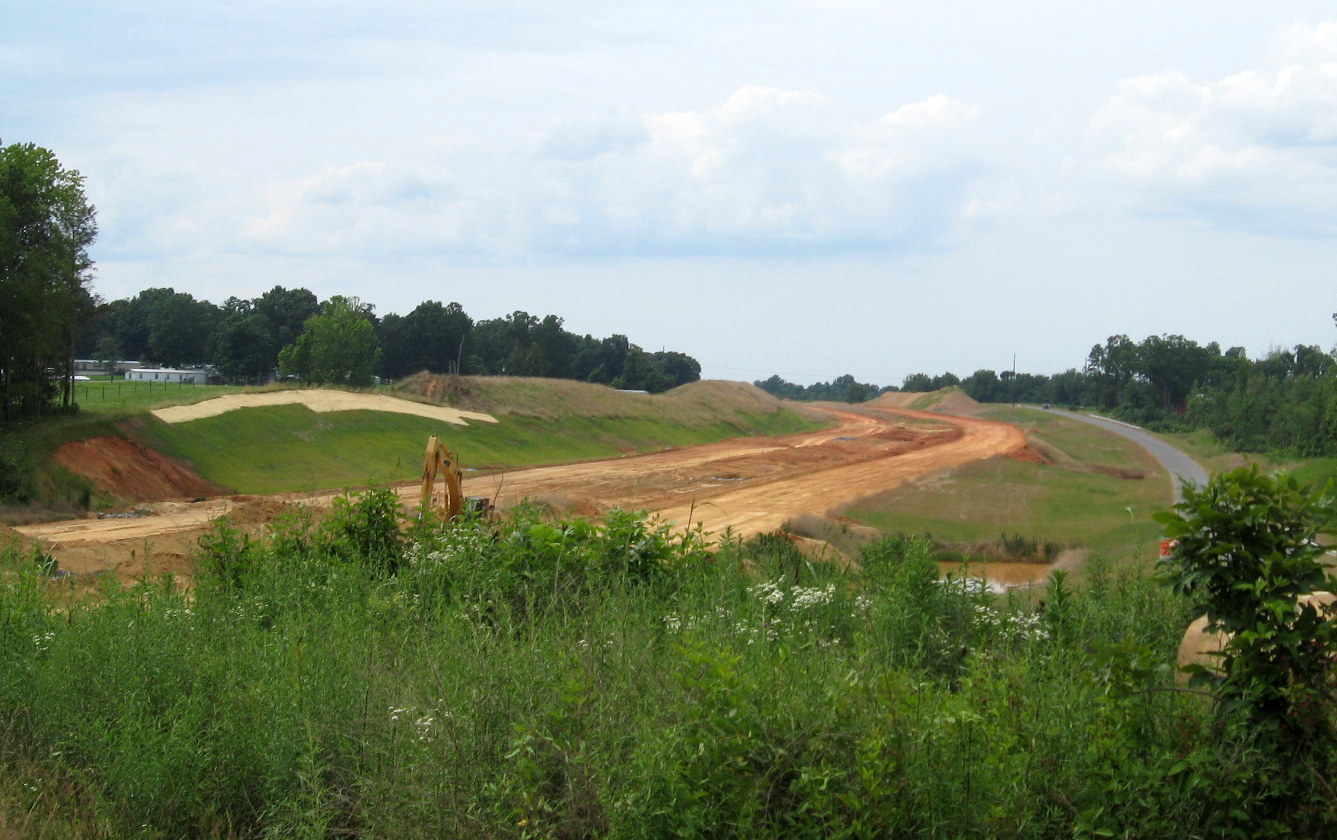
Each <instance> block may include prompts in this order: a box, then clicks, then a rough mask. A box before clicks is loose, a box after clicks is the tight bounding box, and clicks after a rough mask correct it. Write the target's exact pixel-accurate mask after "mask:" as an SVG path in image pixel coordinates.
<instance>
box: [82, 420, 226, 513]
mask: <svg viewBox="0 0 1337 840" xmlns="http://www.w3.org/2000/svg"><path fill="white" fill-rule="evenodd" d="M55 457H56V462H57V463H58V464H60V465H61V466H62V467H64V468H65V469H67V470H69V471H70V472H72V473H76V474H78V475H81V476H83V477H85V478H87V479H88V480H89V481H91V482H92V483H93V486H94V487H97V488H98V489H99V490H102V491H104V492H107V493H111V494H112V495H113V496H115V497H116V498H117V499H120V500H121V501H124V502H155V501H166V500H170V499H195V498H199V497H201V496H217V495H219V494H220V493H226V492H227V488H224V487H219V486H218V485H216V484H213V483H211V482H208V481H205V480H204V479H203V478H201V477H200V476H199V475H197V474H196V473H195V471H194V470H192V469H191V468H190V467H189V466H188V465H187V464H185V463H184V462H182V461H178V460H176V459H174V458H169V457H168V456H166V455H163V454H162V453H159V452H155V451H153V450H152V449H148V448H147V447H144V446H141V445H140V444H138V443H135V442H134V441H132V440H129V439H128V438H123V437H112V436H107V437H95V438H89V439H88V440H78V441H72V442H70V443H66V444H64V445H63V446H61V447H60V449H58V450H56V456H55Z"/></svg>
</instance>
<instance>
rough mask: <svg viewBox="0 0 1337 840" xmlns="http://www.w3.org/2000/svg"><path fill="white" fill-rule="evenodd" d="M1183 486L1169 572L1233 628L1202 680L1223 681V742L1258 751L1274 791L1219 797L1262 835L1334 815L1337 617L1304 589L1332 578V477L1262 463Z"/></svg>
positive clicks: (1335, 517)
mask: <svg viewBox="0 0 1337 840" xmlns="http://www.w3.org/2000/svg"><path fill="white" fill-rule="evenodd" d="M1184 495H1185V498H1184V501H1183V502H1182V503H1181V504H1179V505H1176V511H1177V512H1176V513H1173V514H1162V515H1160V516H1159V517H1158V519H1159V520H1160V521H1161V522H1163V523H1164V524H1165V526H1166V535H1167V536H1168V537H1170V538H1172V539H1175V540H1176V541H1177V543H1176V545H1175V547H1174V549H1173V551H1172V552H1171V554H1170V556H1169V557H1168V558H1167V559H1165V560H1163V561H1161V563H1160V573H1161V575H1162V576H1163V578H1164V579H1165V580H1166V581H1167V582H1168V583H1169V584H1170V585H1171V586H1172V587H1173V588H1174V590H1175V591H1177V592H1179V593H1182V594H1184V595H1186V596H1188V597H1189V598H1190V599H1191V600H1192V601H1193V603H1194V604H1195V605H1196V606H1197V607H1199V608H1200V609H1201V610H1203V611H1205V612H1206V614H1207V619H1208V629H1209V630H1214V631H1223V632H1225V633H1227V634H1229V638H1228V641H1227V642H1226V644H1225V647H1224V651H1223V653H1224V655H1223V658H1222V663H1221V676H1220V677H1215V676H1213V675H1212V674H1210V673H1208V672H1207V671H1206V669H1204V668H1202V667H1201V666H1198V667H1197V668H1196V669H1195V671H1196V673H1195V674H1194V682H1195V683H1196V684H1200V685H1201V684H1210V685H1213V687H1214V688H1215V690H1216V694H1217V699H1218V710H1219V715H1220V725H1221V726H1222V727H1223V730H1224V733H1225V735H1226V739H1225V741H1224V744H1226V745H1228V749H1230V750H1233V751H1235V752H1236V753H1237V754H1245V755H1252V758H1253V760H1251V761H1247V762H1245V763H1244V764H1243V769H1244V770H1245V772H1249V773H1251V774H1258V779H1257V782H1258V784H1259V785H1261V787H1262V791H1263V793H1262V796H1260V797H1259V798H1258V800H1257V801H1255V802H1254V803H1253V807H1250V808H1247V809H1246V808H1243V807H1241V806H1240V805H1239V804H1238V803H1233V804H1232V803H1228V802H1220V805H1221V807H1222V809H1223V812H1224V813H1225V814H1226V819H1227V821H1228V822H1230V823H1232V824H1235V825H1236V826H1237V827H1239V828H1240V829H1241V830H1244V831H1247V832H1248V833H1250V834H1252V835H1254V836H1262V835H1264V834H1272V833H1287V832H1288V831H1289V830H1291V829H1292V828H1295V827H1296V826H1297V825H1298V826H1304V827H1305V828H1310V827H1312V826H1311V825H1310V824H1311V823H1313V822H1314V821H1326V820H1330V819H1331V818H1332V817H1333V815H1334V813H1335V812H1334V807H1333V805H1332V803H1331V793H1330V790H1329V788H1328V787H1327V782H1326V779H1327V778H1328V777H1329V775H1330V773H1331V771H1332V769H1333V760H1334V757H1337V738H1335V737H1334V735H1335V732H1334V728H1333V720H1332V715H1333V711H1334V709H1333V700H1332V692H1333V689H1334V687H1335V685H1334V679H1333V677H1334V669H1333V658H1334V656H1337V624H1334V622H1332V621H1330V620H1329V618H1330V617H1331V611H1330V609H1329V608H1328V607H1326V606H1323V607H1319V606H1316V605H1315V604H1313V603H1306V604H1300V603H1298V599H1299V596H1300V595H1302V594H1305V593H1308V592H1314V591H1317V590H1320V589H1324V588H1327V584H1328V575H1327V571H1326V569H1325V568H1324V566H1323V565H1322V564H1321V562H1320V558H1321V557H1322V555H1323V552H1324V549H1323V547H1322V546H1320V545H1319V543H1318V540H1317V537H1318V535H1319V533H1321V532H1323V531H1325V530H1329V529H1331V528H1332V526H1333V525H1334V524H1337V501H1334V499H1333V497H1332V494H1331V489H1330V488H1328V489H1324V490H1305V489H1302V488H1301V487H1300V485H1299V484H1298V483H1297V482H1296V480H1295V479H1294V478H1293V477H1291V476H1288V475H1285V474H1278V475H1276V476H1267V475H1263V474H1261V473H1259V472H1258V469H1257V468H1256V467H1250V468H1245V469H1238V470H1234V471H1232V472H1228V473H1224V474H1221V475H1218V476H1217V477H1215V478H1214V479H1213V480H1212V481H1211V482H1210V483H1208V484H1207V486H1206V487H1204V488H1202V489H1196V488H1186V490H1185V494H1184ZM1329 825H1330V823H1329Z"/></svg>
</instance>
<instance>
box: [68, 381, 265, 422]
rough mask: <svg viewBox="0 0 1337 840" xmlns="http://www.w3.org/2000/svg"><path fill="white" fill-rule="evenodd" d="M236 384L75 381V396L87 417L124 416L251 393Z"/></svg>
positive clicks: (249, 389) (252, 389)
mask: <svg viewBox="0 0 1337 840" xmlns="http://www.w3.org/2000/svg"><path fill="white" fill-rule="evenodd" d="M254 390H256V389H254V388H247V387H243V386H239V385H190V384H187V383H183V382H129V381H126V380H124V379H113V380H107V381H102V382H99V381H96V380H95V381H92V382H76V383H75V396H76V402H78V403H79V410H80V411H81V412H84V413H89V414H114V415H123V414H127V413H134V412H139V411H146V410H149V409H152V408H156V407H158V406H159V405H179V404H181V403H194V402H200V401H201V400H207V399H212V398H214V397H220V396H222V395H224V394H237V393H241V392H242V391H254Z"/></svg>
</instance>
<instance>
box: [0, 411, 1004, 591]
mask: <svg viewBox="0 0 1337 840" xmlns="http://www.w3.org/2000/svg"><path fill="white" fill-rule="evenodd" d="M827 411H829V413H830V414H832V415H833V416H834V417H835V418H836V419H837V423H836V425H834V426H832V427H831V428H829V429H826V430H823V431H822V432H818V433H807V434H799V435H787V436H782V437H769V438H738V439H734V440H728V441H723V442H721V443H715V444H708V445H704V446H692V447H685V448H682V449H673V450H666V451H663V452H657V453H653V454H649V455H638V456H628V457H624V458H618V459H613V460H607V461H594V462H586V463H578V464H567V465H562V466H553V467H536V468H532V469H524V470H514V471H511V472H507V473H504V474H496V475H484V476H476V477H470V478H468V479H466V481H465V486H464V489H465V492H466V493H467V494H469V495H475V496H487V497H490V498H492V499H494V501H496V502H497V503H498V504H499V505H500V506H503V507H504V506H506V505H507V504H510V503H513V502H515V501H517V500H519V499H522V498H536V499H541V500H547V501H550V502H554V503H556V504H559V505H562V506H567V507H570V508H573V509H575V510H578V511H579V510H589V511H593V510H602V509H607V508H611V507H622V508H628V509H644V510H649V511H653V512H656V513H658V514H659V515H660V516H662V517H663V518H664V519H666V520H668V521H672V522H674V523H676V524H678V525H680V526H681V525H686V524H688V523H689V522H690V523H692V524H695V523H703V524H704V525H705V527H706V529H707V530H709V531H719V530H722V529H723V528H725V527H726V526H727V527H732V528H733V530H734V531H735V532H736V533H739V534H742V535H745V536H746V535H751V534H756V533H761V532H765V531H769V530H774V529H776V528H778V527H779V526H780V524H781V523H782V522H784V521H785V520H786V519H788V518H791V517H794V516H797V515H800V514H804V513H815V514H823V513H826V512H828V511H831V510H833V509H835V508H838V507H839V506H841V505H844V504H847V503H849V502H852V501H854V500H855V499H858V498H860V497H862V496H866V495H869V494H872V493H878V492H881V491H883V490H888V489H891V488H893V487H895V486H897V485H899V484H901V483H902V482H905V481H908V480H910V479H912V478H915V477H917V476H920V475H924V474H927V473H931V472H935V471H937V470H941V469H946V468H950V467H955V466H960V465H962V464H966V463H970V462H972V461H977V460H981V459H984V458H988V457H991V456H994V455H1013V456H1020V455H1021V454H1022V453H1023V452H1024V451H1025V447H1026V439H1025V435H1024V434H1023V433H1022V431H1021V430H1020V429H1018V428H1016V427H1015V426H1010V425H1007V424H1004V423H997V422H993V421H989V420H981V419H977V418H972V417H964V416H949V415H944V414H937V413H932V412H918V411H910V410H904V409H900V410H891V409H873V408H866V409H862V410H858V411H855V410H844V409H835V408H830V409H827ZM399 492H400V494H401V496H403V497H404V499H405V501H406V503H408V504H414V503H416V502H417V492H418V491H417V488H416V487H414V486H413V485H405V486H402V487H400V488H399ZM333 495H334V494H333V493H330V494H323V495H315V496H312V495H309V494H308V495H306V496H284V497H272V498H271V499H267V500H263V501H259V500H248V499H245V498H244V497H235V498H232V499H222V498H220V499H210V500H206V501H202V502H197V503H194V504H189V503H170V502H169V503H162V504H159V505H155V506H150V507H151V508H153V514H152V515H149V516H143V517H135V518H123V519H80V520H73V521H69V522H55V523H48V524H43V525H32V526H26V527H23V528H20V529H18V530H20V531H21V532H22V533H23V534H25V535H27V536H29V537H33V538H35V539H39V540H41V541H42V542H43V543H45V544H47V545H49V546H52V551H53V553H54V554H55V556H56V559H57V560H58V561H59V562H60V564H61V566H62V568H65V569H68V570H71V571H75V572H89V571H102V570H106V571H114V572H115V573H116V574H118V575H120V576H123V577H134V576H137V575H140V574H143V573H144V572H146V571H152V572H155V573H159V572H164V571H170V572H173V573H176V574H187V573H188V572H189V568H190V564H189V557H190V554H191V553H192V551H193V549H194V545H195V542H196V540H198V538H199V536H200V535H201V534H202V533H204V532H205V531H206V530H207V529H208V528H209V522H210V521H211V520H212V519H214V518H216V517H218V516H221V515H223V514H225V513H228V512H233V515H234V516H236V517H241V518H247V519H249V520H250V521H252V522H254V521H257V520H260V519H263V511H260V510H258V509H257V506H263V505H266V504H267V505H269V506H271V507H272V506H275V504H276V502H277V501H297V502H304V503H308V504H324V503H327V502H328V500H329V499H330V498H331V497H332V496H333Z"/></svg>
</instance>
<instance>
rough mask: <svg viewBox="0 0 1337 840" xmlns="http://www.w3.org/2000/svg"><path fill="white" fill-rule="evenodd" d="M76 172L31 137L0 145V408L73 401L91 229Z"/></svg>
mask: <svg viewBox="0 0 1337 840" xmlns="http://www.w3.org/2000/svg"><path fill="white" fill-rule="evenodd" d="M83 187H84V179H83V176H81V175H80V174H79V173H78V172H76V171H74V170H72V169H66V168H64V167H62V166H61V165H60V162H59V161H58V160H56V157H55V155H53V154H52V153H51V152H50V151H48V150H47V149H43V148H41V147H40V146H36V145H33V144H31V143H26V144H14V145H10V146H4V147H0V412H2V413H3V418H4V420H5V421H6V422H8V421H10V420H12V419H15V418H17V417H24V416H34V415H37V414H40V413H42V411H43V410H44V409H45V408H46V407H47V406H49V405H50V404H51V403H52V402H53V401H54V400H55V396H56V393H57V388H56V386H55V385H54V384H53V380H54V381H56V382H59V383H60V386H59V394H60V402H61V404H62V405H63V406H66V407H68V406H70V405H71V404H72V403H73V389H72V384H73V379H74V340H75V333H76V330H77V328H78V326H79V324H80V322H81V321H82V320H84V319H86V318H87V317H88V316H89V315H90V314H91V312H92V309H93V298H92V295H91V293H90V292H89V291H88V288H87V286H88V283H89V281H90V280H91V278H92V271H93V262H92V260H91V259H90V258H89V256H88V248H89V246H90V245H92V243H93V239H94V237H96V236H97V222H96V219H95V216H94V211H93V207H92V205H90V204H89V203H88V200H87V199H86V198H85V196H84V188H83Z"/></svg>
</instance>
